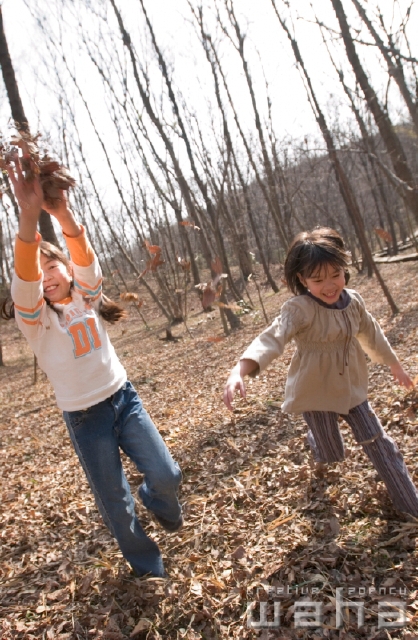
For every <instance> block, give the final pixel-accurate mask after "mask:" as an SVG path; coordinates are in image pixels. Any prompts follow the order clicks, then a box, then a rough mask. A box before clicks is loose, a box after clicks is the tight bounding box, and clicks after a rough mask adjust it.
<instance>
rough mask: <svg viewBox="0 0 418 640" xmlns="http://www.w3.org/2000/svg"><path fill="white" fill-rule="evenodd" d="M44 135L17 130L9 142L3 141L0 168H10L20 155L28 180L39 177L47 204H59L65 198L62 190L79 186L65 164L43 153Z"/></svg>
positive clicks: (0, 152) (0, 151)
mask: <svg viewBox="0 0 418 640" xmlns="http://www.w3.org/2000/svg"><path fill="white" fill-rule="evenodd" d="M39 138H40V134H37V135H36V136H32V135H31V134H30V133H27V132H25V131H19V132H17V133H15V134H14V135H13V136H12V137H11V138H10V141H9V142H1V141H0V168H1V169H6V168H7V166H9V165H10V164H11V163H12V162H13V161H14V159H15V158H16V157H17V156H18V155H19V149H20V163H21V166H22V170H23V173H24V176H25V180H27V181H28V182H31V181H33V180H34V179H35V177H36V176H38V177H39V181H40V183H41V187H42V191H43V194H44V200H45V203H46V204H47V205H49V206H51V207H55V206H56V204H57V202H59V201H60V200H61V191H67V190H68V189H69V188H70V187H73V186H74V185H75V179H74V178H73V177H72V176H71V175H70V174H69V172H68V170H67V169H66V168H65V167H63V165H62V164H61V163H60V162H58V161H56V160H54V159H53V158H51V156H50V155H49V154H48V153H47V152H46V151H45V152H44V153H43V155H41V153H40V151H39V146H38V140H39Z"/></svg>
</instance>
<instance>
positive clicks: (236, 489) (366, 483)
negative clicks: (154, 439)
mask: <svg viewBox="0 0 418 640" xmlns="http://www.w3.org/2000/svg"><path fill="white" fill-rule="evenodd" d="M381 271H382V273H383V275H384V277H385V278H386V279H387V283H388V284H389V286H390V289H391V292H392V294H393V296H394V298H395V299H396V302H397V304H398V305H399V307H400V309H401V312H400V314H399V315H397V316H394V317H392V316H391V315H390V312H389V310H388V305H387V304H386V302H385V300H384V297H383V295H382V293H381V290H380V289H379V287H378V285H377V283H376V281H375V280H374V279H373V280H368V279H367V278H366V277H364V276H361V275H355V276H354V277H353V280H352V283H351V284H352V286H354V287H355V288H356V289H358V290H359V291H360V293H362V295H363V297H364V298H365V299H366V302H367V305H368V308H369V309H370V311H372V313H373V314H374V315H375V317H376V318H377V319H378V320H379V321H380V322H381V324H382V326H383V328H384V330H385V332H386V334H387V335H388V337H389V339H390V340H391V343H392V345H393V346H394V348H395V349H396V351H397V353H398V355H399V357H400V359H401V360H402V362H403V363H404V365H405V367H406V368H407V369H408V371H409V372H410V374H411V376H412V377H416V376H417V374H418V325H417V320H418V300H417V290H416V283H417V272H418V263H405V264H397V265H385V266H383V267H382V268H381ZM253 286H254V285H253ZM288 295H289V294H288V293H287V292H286V291H285V290H284V289H283V290H282V291H281V292H280V293H279V294H276V295H273V294H271V293H269V292H268V290H267V289H265V290H264V295H263V300H264V305H265V307H266V310H267V313H268V315H269V318H270V319H271V320H272V319H273V317H274V316H275V315H277V313H278V311H279V309H280V306H281V304H282V303H283V301H284V300H285V299H286V298H287V297H288ZM252 299H253V301H255V300H256V299H257V294H256V291H255V289H254V292H253V294H252ZM194 307H195V308H194V309H192V310H191V311H190V317H189V321H188V331H186V328H185V327H184V325H177V326H176V327H175V328H174V329H173V334H174V336H175V337H176V338H178V339H177V340H176V341H167V340H163V339H162V338H163V337H164V335H165V332H164V323H163V319H162V318H159V317H156V316H153V313H154V312H153V309H152V305H151V303H149V304H148V305H144V306H143V307H142V312H143V315H144V317H145V318H146V319H147V322H148V324H149V326H150V330H147V329H146V328H145V326H144V324H143V323H142V322H141V323H140V318H139V316H138V314H135V315H134V312H133V313H132V315H131V317H130V319H129V320H127V321H123V322H122V323H120V324H119V325H117V326H115V327H112V328H111V329H110V333H111V336H112V339H113V342H114V345H115V347H116V350H117V352H118V354H119V356H120V358H121V360H122V362H123V364H124V365H125V366H126V368H127V370H128V375H129V377H130V379H131V381H132V382H133V383H134V385H135V386H136V388H137V389H138V391H139V394H140V395H141V397H142V399H143V401H144V404H145V406H146V407H147V409H148V410H149V412H150V414H151V416H152V418H153V419H154V421H155V423H156V424H157V426H158V427H159V429H160V431H161V433H162V435H163V437H164V438H165V441H166V442H167V444H168V446H169V448H170V450H171V452H172V453H173V455H174V457H175V458H176V459H177V461H178V462H179V463H180V465H181V467H182V470H183V474H184V481H183V484H182V489H181V501H182V502H183V503H184V511H185V525H184V528H183V529H182V530H181V531H180V532H178V533H175V534H166V533H165V532H163V531H162V530H161V529H160V528H158V527H157V526H156V524H154V523H153V522H152V521H151V520H150V519H149V516H148V514H147V513H146V512H145V510H144V509H143V507H142V505H141V504H138V512H139V516H140V519H141V522H142V523H143V525H144V527H145V529H146V531H147V532H148V534H149V535H150V536H151V537H153V538H154V539H155V540H156V541H157V542H158V543H159V545H160V547H161V550H162V553H163V555H164V561H165V565H166V568H167V571H168V574H169V578H168V579H156V578H149V579H146V578H143V579H139V578H135V577H134V576H133V575H132V573H131V572H130V568H129V566H128V565H127V564H126V562H125V561H124V559H123V558H122V556H121V554H120V552H119V550H118V547H117V545H116V543H115V542H114V540H113V539H112V538H111V536H110V534H109V533H108V531H107V530H106V528H105V526H104V525H103V523H102V521H101V518H100V516H99V515H98V513H97V510H96V507H95V504H94V500H93V498H92V495H91V493H90V490H89V488H88V486H87V483H86V481H85V479H84V476H83V472H82V470H81V468H80V466H79V463H78V460H77V458H76V455H75V453H74V452H73V450H72V447H71V444H70V441H69V438H68V435H67V433H66V430H65V425H64V422H63V419H62V417H61V415H60V412H59V410H58V409H57V408H56V406H55V401H54V396H53V393H52V389H51V387H50V385H49V383H48V381H47V380H46V378H45V376H44V374H43V373H41V372H38V380H37V382H36V384H34V382H33V376H34V373H33V357H32V355H31V352H30V350H29V348H28V347H27V345H26V343H25V341H24V339H23V338H22V337H21V335H20V334H19V332H18V331H17V329H16V327H15V325H14V323H13V322H12V323H8V324H6V323H3V324H2V325H1V331H2V340H3V352H4V361H5V366H4V367H2V368H0V379H1V389H0V397H1V407H2V412H1V423H0V429H1V432H0V434H1V448H0V454H1V462H0V465H1V466H0V471H1V479H2V484H1V509H2V517H1V529H0V536H1V545H2V547H1V572H0V588H1V609H0V616H1V622H0V628H1V638H2V640H11V639H14V640H15V639H16V640H17V639H24V638H25V639H26V638H28V639H30V638H43V639H44V638H45V639H47V640H53V639H55V638H57V639H58V638H61V639H71V640H73V639H74V640H81V639H95V638H103V639H107V640H122V639H123V638H137V639H141V638H149V639H157V638H170V639H171V638H173V639H174V638H176V639H177V638H187V639H189V640H192V639H197V638H202V639H203V638H207V639H212V638H239V639H241V638H256V637H259V638H264V639H267V638H312V639H313V640H319V639H320V638H340V639H344V640H350V639H353V638H376V639H378V638H379V639H380V638H381V639H383V638H404V639H405V640H412V639H413V638H418V633H417V631H416V629H418V574H417V565H418V552H417V549H416V535H417V533H418V526H417V523H414V522H409V521H407V520H406V519H405V518H404V517H403V516H402V515H401V514H398V513H396V512H395V510H394V509H393V507H392V505H391V503H390V500H389V498H388V496H387V494H386V491H385V488H384V486H383V485H382V483H381V482H379V481H378V479H377V478H376V473H375V471H374V469H373V468H372V466H371V464H370V463H369V462H368V460H367V459H366V457H365V455H364V454H363V452H362V450H361V448H360V447H359V446H358V445H357V444H356V443H355V442H354V441H353V439H352V438H351V435H350V433H349V430H348V427H346V426H344V424H342V425H341V428H342V431H343V435H344V439H345V442H346V460H345V461H344V462H343V463H339V464H335V465H331V466H329V467H328V468H327V469H326V470H325V471H320V470H318V469H316V468H315V465H314V464H313V462H312V460H311V456H310V453H309V450H308V447H307V444H306V428H305V426H304V423H303V420H301V419H300V418H294V417H291V416H288V415H283V414H282V413H281V411H280V405H281V402H282V400H283V392H284V382H285V378H286V370H287V367H288V364H289V362H290V358H291V354H292V347H291V346H289V348H288V349H287V350H286V352H285V355H284V357H283V358H281V359H280V360H277V361H275V362H274V363H273V365H272V366H271V367H270V368H269V369H268V370H267V371H266V372H265V373H263V374H262V375H261V376H260V378H258V379H256V380H254V381H250V382H249V384H248V398H247V400H246V401H243V400H237V402H236V404H235V407H236V408H235V411H234V412H233V413H229V412H228V410H227V409H226V408H225V407H224V405H223V403H222V389H223V385H224V383H225V380H226V377H227V374H228V372H229V369H230V368H231V367H232V366H233V364H234V363H235V362H236V360H237V359H238V357H239V355H240V354H241V353H242V351H243V349H244V347H245V346H246V345H247V344H248V343H249V342H250V340H251V339H252V338H253V337H255V336H256V335H257V334H258V333H259V332H260V331H261V330H262V329H263V328H264V326H265V320H264V318H263V314H262V312H261V310H257V309H253V310H252V311H249V313H246V314H243V315H242V316H241V322H242V327H241V329H239V330H238V331H235V332H234V333H233V334H231V335H230V336H229V337H227V338H223V335H222V324H221V322H220V318H219V310H214V311H212V312H211V313H203V312H201V311H200V310H199V302H198V300H197V299H196V301H195V303H194ZM370 372H371V376H370V396H369V398H370V401H371V403H372V405H373V407H374V408H375V410H376V411H377V413H378V415H379V416H380V417H381V419H382V423H383V424H384V426H385V428H386V429H387V431H388V432H389V434H390V435H391V436H392V437H393V438H394V439H395V440H396V441H397V442H398V444H399V445H400V448H401V450H402V451H403V453H404V456H405V459H406V463H407V465H408V468H409V470H410V471H411V473H412V475H413V477H414V480H415V482H416V483H418V466H417V462H418V454H417V451H416V448H417V447H416V443H417V437H416V428H417V409H418V396H417V392H416V391H415V390H414V391H412V392H407V391H405V390H404V389H402V388H400V387H398V386H396V385H394V384H393V382H392V380H391V378H390V373H389V370H388V369H387V368H385V367H382V366H379V365H371V367H370ZM126 469H127V472H128V476H129V479H130V482H131V486H132V491H133V492H134V491H135V489H136V487H137V486H138V485H139V484H140V482H141V478H140V475H139V474H138V472H137V471H136V469H135V468H133V466H132V464H131V463H130V462H129V461H126ZM348 601H351V602H352V603H357V608H356V607H355V604H354V605H353V604H351V605H347V602H348ZM387 601H391V602H392V604H391V605H385V604H384V603H385V602H387ZM303 602H305V603H310V604H306V605H305V606H303ZM359 603H360V604H359ZM361 603H363V604H361ZM307 612H310V616H311V617H310V618H307V617H306V614H307ZM359 612H360V617H361V613H364V621H362V620H359V619H358V615H359ZM385 612H386V616H385ZM403 616H404V617H405V620H402V617H403ZM396 618H398V620H397V621H398V623H399V625H400V626H399V627H398V628H396V627H393V626H392V627H388V626H387V625H388V624H390V622H391V621H392V624H393V622H394V621H395V624H396ZM260 620H261V622H260ZM306 623H308V624H309V625H310V626H309V627H308V626H306ZM312 624H314V625H315V626H312ZM385 625H386V627H385Z"/></svg>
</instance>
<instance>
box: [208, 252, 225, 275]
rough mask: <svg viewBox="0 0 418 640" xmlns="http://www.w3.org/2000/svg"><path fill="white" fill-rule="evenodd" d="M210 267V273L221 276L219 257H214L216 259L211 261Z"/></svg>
mask: <svg viewBox="0 0 418 640" xmlns="http://www.w3.org/2000/svg"><path fill="white" fill-rule="evenodd" d="M210 267H211V269H212V271H213V272H214V273H216V274H217V275H219V276H220V275H221V273H222V271H223V269H222V262H221V261H220V259H219V257H218V256H216V258H214V260H212V262H211V264H210Z"/></svg>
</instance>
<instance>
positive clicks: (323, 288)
mask: <svg viewBox="0 0 418 640" xmlns="http://www.w3.org/2000/svg"><path fill="white" fill-rule="evenodd" d="M298 277H299V280H300V281H301V283H302V284H303V286H304V287H306V289H308V291H310V292H311V293H312V295H313V296H315V298H318V300H321V301H322V302H325V303H326V304H334V303H335V302H337V300H338V299H339V297H340V295H341V293H342V290H343V289H344V287H345V275H344V269H343V267H336V266H332V265H331V264H324V265H322V266H320V267H318V268H317V269H316V270H315V271H313V273H311V275H310V276H309V278H303V277H302V276H301V275H300V274H298Z"/></svg>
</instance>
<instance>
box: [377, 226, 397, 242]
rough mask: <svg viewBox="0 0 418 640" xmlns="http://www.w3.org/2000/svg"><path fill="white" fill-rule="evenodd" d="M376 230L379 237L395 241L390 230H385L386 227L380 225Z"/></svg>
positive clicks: (387, 240) (386, 240)
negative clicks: (382, 227)
mask: <svg viewBox="0 0 418 640" xmlns="http://www.w3.org/2000/svg"><path fill="white" fill-rule="evenodd" d="M374 232H375V234H376V235H377V236H379V238H382V240H384V241H385V242H392V241H393V238H392V236H391V235H390V233H389V231H385V229H381V228H380V227H376V229H375V230H374Z"/></svg>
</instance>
